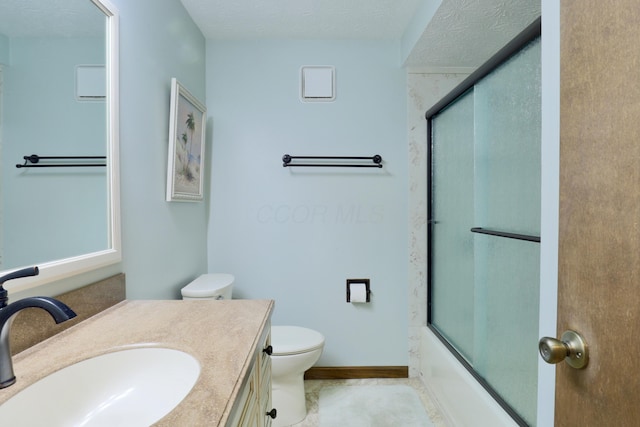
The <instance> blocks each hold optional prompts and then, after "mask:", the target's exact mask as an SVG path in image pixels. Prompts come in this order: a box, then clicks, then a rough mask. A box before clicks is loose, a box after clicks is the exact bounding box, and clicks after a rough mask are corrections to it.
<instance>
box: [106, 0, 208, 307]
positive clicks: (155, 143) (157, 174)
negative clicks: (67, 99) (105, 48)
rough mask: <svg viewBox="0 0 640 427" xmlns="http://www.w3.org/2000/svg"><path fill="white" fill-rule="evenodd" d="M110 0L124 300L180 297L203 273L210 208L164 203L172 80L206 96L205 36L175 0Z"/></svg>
mask: <svg viewBox="0 0 640 427" xmlns="http://www.w3.org/2000/svg"><path fill="white" fill-rule="evenodd" d="M112 2H113V3H114V4H115V6H116V7H117V8H118V9H119V11H120V173H121V198H122V206H121V211H122V243H123V256H124V260H123V262H122V267H123V268H122V270H123V271H124V272H125V273H126V275H127V298H133V299H163V298H178V297H179V295H180V292H179V290H180V288H181V287H182V286H183V285H184V284H186V283H187V282H188V281H190V280H191V279H193V278H195V277H196V276H197V275H199V274H202V273H204V272H206V253H207V240H206V229H207V212H208V209H207V204H206V203H203V202H199V203H177V202H172V203H169V202H166V201H165V191H166V176H167V175H166V174H167V153H168V141H169V103H170V83H171V78H172V77H176V78H177V79H178V81H180V82H181V83H182V84H183V85H184V86H185V87H186V88H187V89H188V90H189V91H190V92H191V93H192V94H193V95H194V96H195V97H197V98H198V99H200V100H203V101H204V98H205V40H204V37H203V36H202V33H201V32H200V30H199V29H198V28H197V27H196V26H195V24H194V23H193V20H192V19H191V17H190V16H189V15H188V14H187V12H186V11H185V9H184V8H183V6H182V4H181V3H180V2H179V1H177V0H137V1H130V0H112ZM208 139H209V140H210V138H208ZM209 145H210V144H209ZM208 149H209V147H207V149H206V150H205V154H206V153H207V152H208V151H209V150H208Z"/></svg>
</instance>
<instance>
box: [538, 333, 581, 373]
mask: <svg viewBox="0 0 640 427" xmlns="http://www.w3.org/2000/svg"><path fill="white" fill-rule="evenodd" d="M538 350H539V351H540V356H542V359H544V361H545V362H547V363H552V364H554V363H560V362H562V361H563V360H564V361H566V362H567V363H568V364H569V366H571V367H572V368H576V369H582V368H584V367H585V366H587V364H588V363H589V349H588V347H587V343H586V342H585V340H584V339H583V338H582V336H580V334H579V333H577V332H576V331H571V330H569V331H566V332H565V333H563V334H562V338H560V339H559V340H557V339H555V338H550V337H543V338H541V339H540V342H539V343H538Z"/></svg>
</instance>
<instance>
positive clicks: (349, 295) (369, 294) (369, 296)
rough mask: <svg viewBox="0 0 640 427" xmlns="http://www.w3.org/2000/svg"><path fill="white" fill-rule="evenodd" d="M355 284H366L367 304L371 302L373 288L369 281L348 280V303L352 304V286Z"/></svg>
mask: <svg viewBox="0 0 640 427" xmlns="http://www.w3.org/2000/svg"><path fill="white" fill-rule="evenodd" d="M354 283H361V284H364V286H365V289H366V294H367V300H366V302H371V288H370V285H369V279H347V302H351V285H352V284H354Z"/></svg>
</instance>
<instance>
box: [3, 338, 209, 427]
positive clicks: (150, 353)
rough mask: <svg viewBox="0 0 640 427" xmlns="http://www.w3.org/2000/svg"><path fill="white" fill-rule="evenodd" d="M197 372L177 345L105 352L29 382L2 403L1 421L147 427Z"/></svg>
mask: <svg viewBox="0 0 640 427" xmlns="http://www.w3.org/2000/svg"><path fill="white" fill-rule="evenodd" d="M43 357H46V355H43ZM17 375H18V381H20V376H19V373H17ZM199 375H200V364H199V363H198V361H197V360H196V359H195V358H193V357H192V356H191V355H189V354H187V353H184V352H182V351H178V350H171V349H167V348H150V347H145V348H134V349H128V350H121V351H117V352H114V353H108V354H103V355H101V356H97V357H94V358H91V359H86V360H83V361H81V362H78V363H76V364H73V365H70V366H68V367H66V368H64V369H61V370H59V371H57V372H54V373H53V374H51V375H49V376H47V377H45V378H43V379H41V380H40V381H37V382H35V383H33V384H31V385H30V386H29V387H27V388H26V389H24V390H22V391H21V392H19V393H18V394H16V395H15V396H13V397H12V398H11V399H9V400H7V401H6V402H5V403H4V404H2V405H1V406H0V420H1V422H2V425H7V426H45V425H46V426H50V427H53V426H65V427H67V426H74V427H80V426H109V427H113V426H128V427H129V426H130V427H134V426H149V425H151V424H153V423H154V422H156V421H158V420H160V419H161V418H162V417H164V416H165V415H167V414H168V413H169V412H171V411H172V410H173V409H174V408H175V407H176V406H177V405H178V404H179V403H180V402H181V401H182V399H184V398H185V396H186V395H187V394H188V393H189V391H191V389H192V388H193V385H194V384H195V382H196V380H197V379H198V376H199Z"/></svg>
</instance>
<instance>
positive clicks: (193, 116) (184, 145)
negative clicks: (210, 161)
mask: <svg viewBox="0 0 640 427" xmlns="http://www.w3.org/2000/svg"><path fill="white" fill-rule="evenodd" d="M206 112H207V109H206V107H205V106H204V105H203V104H202V103H201V102H200V101H198V100H197V99H196V98H195V97H194V96H193V95H191V93H189V91H188V90H187V89H185V88H184V87H183V86H182V85H181V84H180V83H179V82H178V80H177V79H175V78H172V79H171V110H170V118H169V164H168V170H167V201H169V202H171V201H182V202H185V201H186V202H189V201H199V200H202V199H203V194H202V193H203V191H202V190H203V180H204V167H205V165H204V145H205V139H204V136H205V135H204V134H205V127H206V117H207V116H206Z"/></svg>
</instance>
